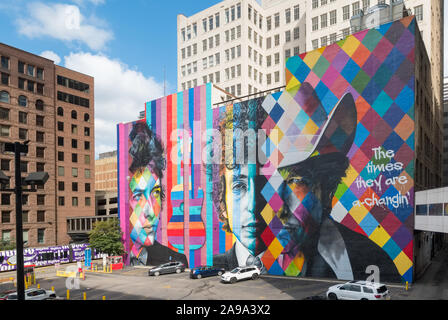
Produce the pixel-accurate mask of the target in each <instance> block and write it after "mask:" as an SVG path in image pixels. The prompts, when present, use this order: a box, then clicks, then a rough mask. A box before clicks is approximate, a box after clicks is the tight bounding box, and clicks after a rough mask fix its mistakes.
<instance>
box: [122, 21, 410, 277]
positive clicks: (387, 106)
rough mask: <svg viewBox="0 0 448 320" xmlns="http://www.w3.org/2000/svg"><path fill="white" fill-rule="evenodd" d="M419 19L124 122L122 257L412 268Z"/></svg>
mask: <svg viewBox="0 0 448 320" xmlns="http://www.w3.org/2000/svg"><path fill="white" fill-rule="evenodd" d="M415 30H416V25H415V20H414V19H413V17H409V18H405V19H402V20H399V21H395V22H392V23H389V24H385V25H382V26H380V27H378V28H375V29H369V30H364V31H362V32H359V33H356V34H353V35H350V36H349V37H347V38H345V39H344V40H341V41H339V42H337V43H335V44H333V45H330V46H327V47H323V48H320V49H317V50H314V51H311V52H308V53H304V54H302V55H300V56H294V57H291V58H289V59H288V60H287V62H286V88H285V90H284V91H282V92H277V93H274V94H271V95H268V96H266V97H262V98H256V99H252V100H248V101H243V102H238V103H234V104H233V105H226V106H212V103H211V100H212V99H211V98H212V89H213V88H212V85H211V84H206V85H202V86H199V87H196V88H193V89H190V90H186V91H184V92H179V93H177V94H173V95H170V96H167V97H163V98H161V99H158V100H155V101H152V102H148V103H147V104H146V119H144V120H139V121H135V122H132V123H127V124H119V125H118V144H119V188H120V189H119V199H120V204H119V208H120V210H119V212H120V221H121V227H122V231H123V241H124V243H125V248H126V250H127V252H128V258H127V262H128V263H130V264H146V265H156V264H159V263H163V262H167V261H170V260H180V261H184V262H185V263H188V265H189V266H190V267H193V266H199V265H217V266H223V267H226V268H227V269H231V268H233V267H235V266H238V265H246V264H256V265H258V266H259V267H260V268H261V269H262V272H265V273H269V274H275V275H286V276H309V277H332V278H338V279H347V280H350V279H366V278H367V277H368V276H369V274H368V272H369V271H368V270H372V269H371V267H372V266H376V267H377V268H378V270H379V272H380V277H381V278H380V279H381V281H396V282H400V281H401V282H404V281H409V282H411V281H412V268H413V262H412V261H413V236H412V233H413V215H412V213H413V206H414V190H413V186H414V184H413V176H414V81H415V79H414V48H415V39H414V34H415ZM369 268H370V269H369Z"/></svg>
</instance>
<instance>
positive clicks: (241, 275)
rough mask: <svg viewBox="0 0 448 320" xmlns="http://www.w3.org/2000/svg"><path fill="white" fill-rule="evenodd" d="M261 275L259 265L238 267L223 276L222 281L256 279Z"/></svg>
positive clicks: (232, 281)
mask: <svg viewBox="0 0 448 320" xmlns="http://www.w3.org/2000/svg"><path fill="white" fill-rule="evenodd" d="M259 275H260V269H259V268H258V267H257V266H249V267H237V268H235V269H233V270H232V271H228V272H226V273H224V274H223V275H222V276H221V281H223V282H230V283H235V282H237V281H239V280H243V279H252V280H255V279H257V278H258V276H259Z"/></svg>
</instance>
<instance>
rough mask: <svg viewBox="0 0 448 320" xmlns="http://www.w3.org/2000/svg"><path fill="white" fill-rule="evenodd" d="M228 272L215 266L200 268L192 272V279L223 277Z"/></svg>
mask: <svg viewBox="0 0 448 320" xmlns="http://www.w3.org/2000/svg"><path fill="white" fill-rule="evenodd" d="M225 272H226V270H225V269H224V268H218V267H214V266H200V267H196V268H193V269H191V270H190V278H192V279H201V278H204V277H213V276H221V275H223V274H224V273H225Z"/></svg>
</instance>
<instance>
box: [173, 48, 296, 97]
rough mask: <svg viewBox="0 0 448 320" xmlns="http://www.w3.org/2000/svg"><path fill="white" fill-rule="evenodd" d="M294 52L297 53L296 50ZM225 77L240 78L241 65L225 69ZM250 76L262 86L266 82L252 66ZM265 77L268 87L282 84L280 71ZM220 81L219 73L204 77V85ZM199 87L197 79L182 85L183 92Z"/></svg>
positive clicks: (229, 78) (249, 71)
mask: <svg viewBox="0 0 448 320" xmlns="http://www.w3.org/2000/svg"><path fill="white" fill-rule="evenodd" d="M294 50H295V51H296V48H295V49H294ZM297 50H298V48H297ZM286 52H287V53H288V52H290V50H286ZM225 75H226V79H225V80H231V79H234V78H237V77H239V76H240V75H241V65H237V66H233V67H230V68H227V69H225ZM248 76H249V78H252V77H253V79H254V80H255V81H258V82H259V83H260V84H262V83H263V80H264V79H263V74H262V73H261V72H258V71H257V70H256V69H255V68H253V73H252V67H251V66H249V70H248ZM265 76H266V84H267V85H271V84H274V83H279V82H280V72H279V71H275V72H273V73H272V74H271V73H268V74H266V75H265ZM220 81H221V76H220V72H219V71H216V72H215V73H210V74H208V75H204V76H202V82H203V83H204V84H205V83H208V82H213V83H219V82H220ZM197 85H198V80H197V79H193V80H189V81H186V82H183V83H182V90H187V89H190V88H193V87H196V86H197ZM236 92H237V91H235V93H236ZM257 92H258V91H257ZM232 94H234V93H232Z"/></svg>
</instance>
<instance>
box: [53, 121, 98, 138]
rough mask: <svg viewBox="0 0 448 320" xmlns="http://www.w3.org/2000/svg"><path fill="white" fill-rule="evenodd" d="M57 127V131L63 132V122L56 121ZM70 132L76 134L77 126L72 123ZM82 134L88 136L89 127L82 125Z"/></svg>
mask: <svg viewBox="0 0 448 320" xmlns="http://www.w3.org/2000/svg"><path fill="white" fill-rule="evenodd" d="M57 128H58V131H62V132H63V131H64V122H62V121H58V124H57ZM70 132H71V134H73V135H77V134H78V126H77V125H76V124H72V125H71V131H70ZM84 136H85V137H90V128H89V127H84Z"/></svg>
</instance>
